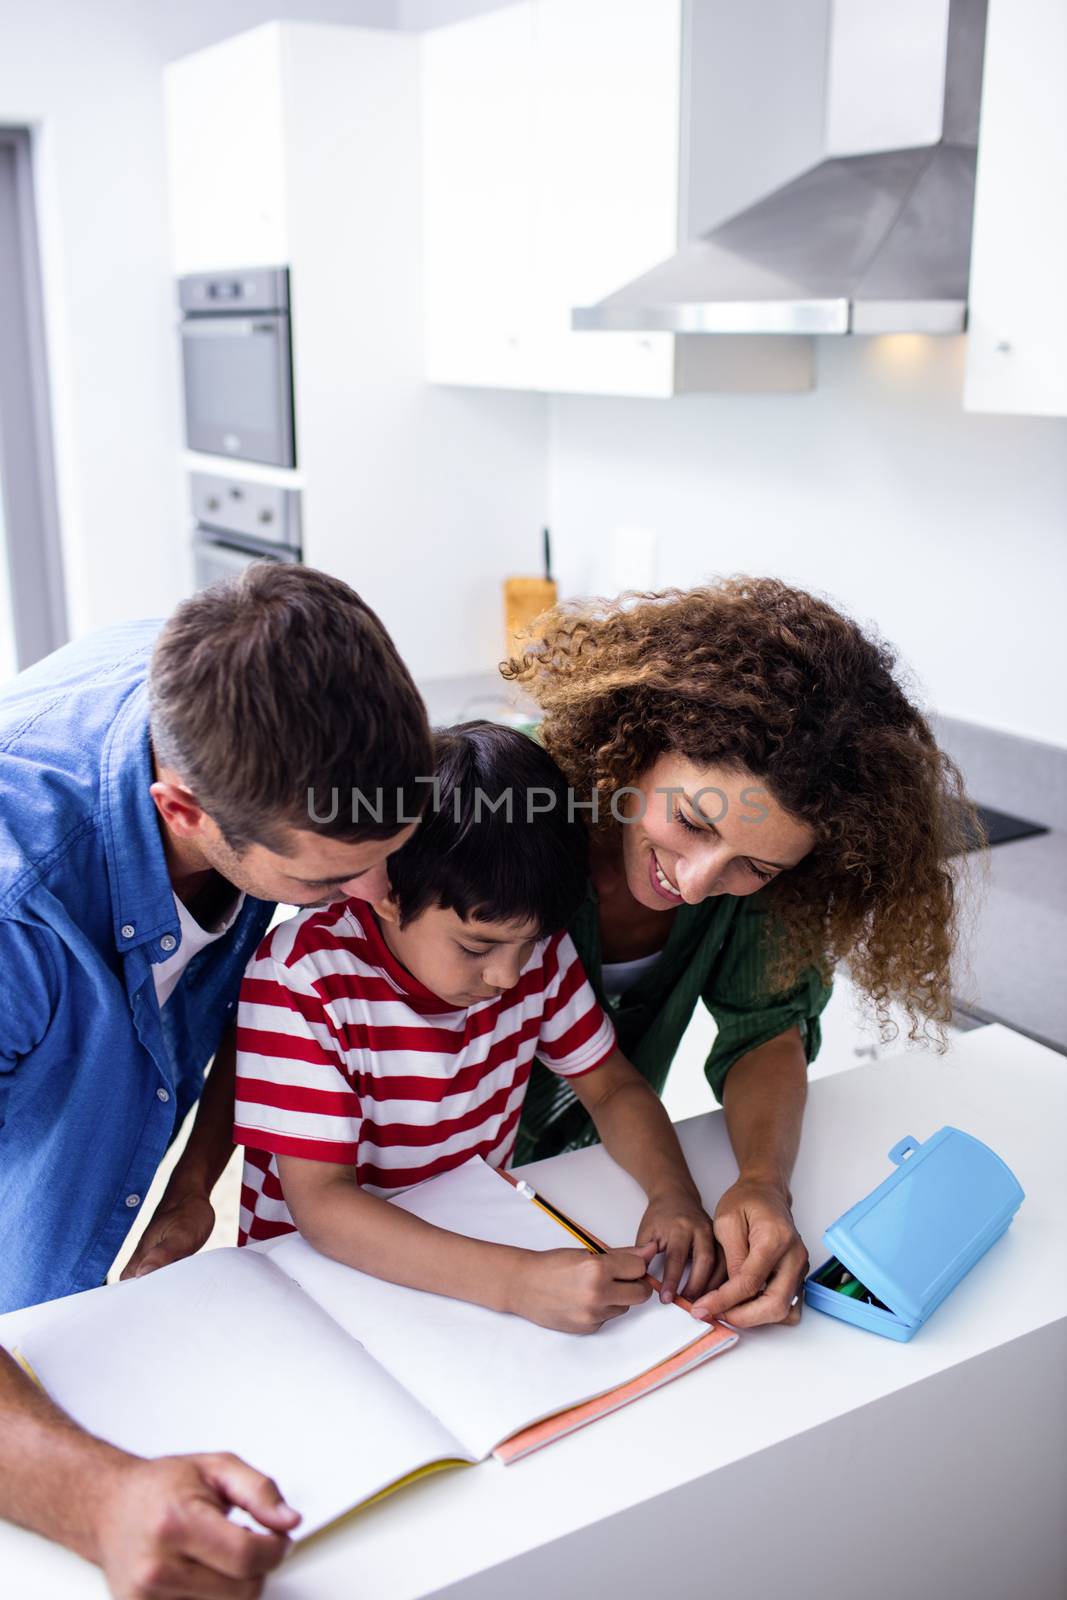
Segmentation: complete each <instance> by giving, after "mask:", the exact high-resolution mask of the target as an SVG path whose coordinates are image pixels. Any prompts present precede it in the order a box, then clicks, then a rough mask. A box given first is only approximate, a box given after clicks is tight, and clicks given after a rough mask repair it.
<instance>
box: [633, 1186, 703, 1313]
mask: <svg viewBox="0 0 1067 1600" xmlns="http://www.w3.org/2000/svg"><path fill="white" fill-rule="evenodd" d="M649 1242H652V1243H654V1244H655V1246H656V1254H657V1255H659V1253H660V1252H661V1251H663V1252H664V1253H665V1255H666V1263H665V1265H664V1268H663V1286H662V1288H661V1289H660V1295H659V1297H660V1299H661V1300H662V1301H663V1303H664V1304H665V1305H667V1304H669V1303H670V1302H671V1301H672V1300H673V1299H674V1297H675V1295H676V1294H677V1293H678V1285H679V1283H680V1282H681V1280H682V1275H683V1273H684V1272H685V1268H686V1264H687V1263H688V1265H689V1277H688V1279H687V1280H686V1285H685V1293H686V1295H687V1297H688V1298H689V1299H690V1300H695V1299H696V1298H697V1296H698V1295H701V1294H703V1292H704V1290H705V1289H706V1288H707V1286H708V1283H709V1282H710V1280H711V1276H712V1270H713V1268H714V1266H715V1258H716V1254H717V1251H716V1247H715V1236H714V1234H713V1233H712V1221H711V1218H710V1217H709V1216H708V1214H707V1212H706V1211H705V1210H704V1207H703V1205H702V1204H701V1201H700V1196H699V1194H697V1192H696V1190H695V1189H690V1188H687V1187H681V1186H675V1187H672V1188H667V1189H661V1190H659V1191H658V1192H656V1193H654V1194H650V1195H649V1197H648V1207H647V1209H646V1211H645V1214H644V1216H643V1217H642V1218H641V1226H640V1227H639V1228H638V1230H637V1245H638V1248H640V1247H641V1246H642V1245H645V1244H648V1243H649Z"/></svg>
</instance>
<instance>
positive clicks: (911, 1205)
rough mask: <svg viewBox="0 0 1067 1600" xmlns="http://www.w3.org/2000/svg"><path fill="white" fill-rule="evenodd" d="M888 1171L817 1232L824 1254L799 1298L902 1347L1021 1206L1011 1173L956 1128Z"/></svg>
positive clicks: (913, 1143) (899, 1151) (912, 1142)
mask: <svg viewBox="0 0 1067 1600" xmlns="http://www.w3.org/2000/svg"><path fill="white" fill-rule="evenodd" d="M889 1159H890V1160H891V1161H893V1162H895V1164H896V1170H895V1171H894V1172H892V1173H891V1174H890V1176H889V1177H888V1178H886V1180H885V1182H884V1183H880V1184H879V1185H878V1187H877V1189H875V1190H873V1191H872V1192H871V1193H870V1194H869V1195H868V1196H867V1198H866V1199H865V1200H861V1201H860V1202H859V1203H858V1204H857V1205H854V1206H853V1207H852V1208H851V1210H849V1211H846V1212H845V1214H844V1216H842V1217H838V1219H837V1221H836V1222H835V1223H834V1224H833V1225H832V1227H829V1228H827V1230H826V1232H825V1233H824V1234H823V1243H824V1244H825V1245H826V1246H827V1247H828V1248H829V1249H830V1250H831V1251H832V1252H833V1254H832V1255H831V1257H830V1259H829V1260H828V1261H824V1262H823V1264H822V1266H821V1267H818V1268H817V1269H816V1270H815V1271H814V1272H813V1273H811V1275H810V1276H809V1277H808V1279H807V1282H806V1283H805V1285H804V1298H805V1300H806V1302H807V1304H808V1305H809V1306H814V1307H815V1309H816V1310H817V1311H825V1312H826V1313H827V1314H828V1315H829V1316H831V1317H840V1318H841V1320H842V1321H843V1322H852V1323H855V1325H856V1326H857V1327H858V1328H866V1329H868V1331H869V1332H871V1333H880V1334H883V1335H884V1336H885V1337H886V1338H887V1339H900V1340H905V1339H911V1338H912V1337H914V1335H915V1334H916V1333H918V1331H919V1329H920V1328H921V1327H922V1325H923V1323H924V1322H925V1321H926V1320H927V1318H928V1317H929V1316H930V1315H931V1314H932V1313H933V1312H934V1311H936V1309H937V1307H938V1306H939V1305H940V1304H941V1302H942V1300H944V1298H945V1296H946V1295H948V1294H950V1293H951V1292H952V1290H953V1289H954V1288H955V1287H956V1285H957V1284H958V1283H959V1281H960V1279H961V1278H962V1277H964V1276H965V1275H966V1273H968V1272H969V1271H970V1270H971V1268H972V1267H973V1266H974V1264H975V1262H976V1261H977V1260H978V1259H979V1258H980V1257H981V1256H983V1255H985V1252H986V1251H987V1250H988V1249H989V1247H990V1245H991V1244H993V1243H995V1241H996V1240H997V1239H999V1238H1000V1236H1001V1234H1002V1233H1003V1232H1004V1230H1005V1229H1006V1228H1007V1226H1008V1224H1009V1223H1010V1221H1011V1219H1012V1217H1013V1216H1014V1215H1015V1213H1016V1211H1018V1209H1019V1206H1020V1205H1021V1204H1022V1201H1023V1199H1024V1198H1025V1197H1024V1195H1023V1191H1022V1189H1021V1188H1020V1186H1019V1183H1018V1181H1017V1179H1016V1177H1015V1174H1014V1173H1013V1172H1012V1171H1011V1169H1010V1168H1009V1167H1008V1166H1006V1165H1005V1163H1004V1162H1003V1161H1002V1160H1001V1159H1000V1157H999V1156H998V1155H996V1154H995V1153H994V1151H992V1150H990V1148H989V1146H988V1145H986V1144H983V1143H982V1141H981V1140H980V1139H975V1138H973V1137H972V1136H971V1134H969V1133H961V1132H960V1130H959V1128H941V1129H940V1130H939V1131H938V1132H937V1133H935V1134H932V1135H931V1136H930V1138H929V1139H927V1140H926V1142H925V1143H921V1142H920V1141H919V1140H918V1139H913V1138H912V1137H911V1136H910V1135H909V1136H908V1138H906V1139H901V1141H900V1143H899V1144H895V1145H894V1146H893V1148H892V1150H890V1152H889Z"/></svg>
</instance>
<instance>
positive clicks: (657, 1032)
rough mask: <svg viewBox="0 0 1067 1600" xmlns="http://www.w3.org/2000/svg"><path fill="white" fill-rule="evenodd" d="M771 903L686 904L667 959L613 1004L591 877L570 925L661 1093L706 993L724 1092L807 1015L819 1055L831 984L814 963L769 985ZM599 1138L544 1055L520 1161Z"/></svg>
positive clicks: (633, 1056)
mask: <svg viewBox="0 0 1067 1600" xmlns="http://www.w3.org/2000/svg"><path fill="white" fill-rule="evenodd" d="M767 911H768V905H767V902H766V900H765V899H764V895H763V892H762V891H760V892H757V893H756V894H752V895H726V894H723V895H716V896H713V897H710V898H709V899H707V900H703V901H701V903H700V904H699V905H696V906H690V905H681V906H679V907H678V910H677V911H676V912H675V914H674V920H673V922H672V924H671V931H670V935H669V937H668V939H667V943H666V945H665V946H664V948H663V950H662V951H661V952H660V957H659V960H658V961H656V962H655V963H654V965H653V966H652V967H650V968H649V970H648V971H647V972H644V973H642V974H641V976H640V978H639V979H638V981H637V983H635V984H634V986H633V988H632V989H629V990H627V992H626V993H625V994H624V995H622V996H620V997H619V999H618V1000H617V1001H616V1002H615V1003H614V1004H611V1003H609V1001H608V999H607V997H606V996H605V993H604V983H603V976H602V972H601V959H600V925H599V915H598V904H597V895H596V890H595V889H594V888H593V887H592V885H590V889H589V894H588V895H587V897H586V899H585V900H584V902H583V903H582V905H581V906H580V908H579V910H578V914H577V916H576V917H575V919H574V921H573V922H572V924H571V927H570V934H571V937H572V938H573V940H574V943H575V946H576V947H577V950H578V954H579V956H580V957H581V959H582V965H583V966H584V967H585V970H586V973H587V974H588V977H589V981H590V983H591V984H592V986H593V988H594V990H595V991H596V995H597V998H598V999H599V1001H600V1003H601V1005H602V1006H604V1008H605V1010H606V1011H608V1013H609V1015H610V1016H611V1017H612V1018H613V1020H614V1022H615V1028H616V1032H617V1034H618V1042H619V1048H620V1049H621V1050H622V1051H623V1053H624V1054H625V1055H626V1056H628V1057H629V1059H630V1060H631V1061H632V1062H633V1064H634V1066H635V1067H636V1068H637V1070H638V1071H639V1072H640V1073H641V1075H642V1077H643V1078H645V1079H646V1080H647V1081H648V1082H649V1083H650V1084H651V1085H652V1088H653V1089H655V1091H656V1093H657V1094H662V1093H663V1086H664V1084H665V1083H666V1081H667V1072H668V1070H669V1068H670V1064H671V1061H672V1060H673V1058H674V1053H675V1051H676V1050H677V1048H678V1044H679V1041H680V1039H681V1037H682V1034H683V1033H684V1032H685V1030H686V1028H687V1026H688V1024H689V1020H690V1018H691V1017H692V1015H693V1012H694V1010H695V1008H696V1005H697V1002H698V1001H700V1000H702V1001H703V1002H704V1004H705V1005H706V1006H707V1008H708V1010H709V1011H710V1012H711V1015H712V1017H713V1018H714V1019H715V1023H716V1026H717V1029H718V1032H717V1034H716V1037H715V1041H714V1044H713V1045H712V1048H711V1052H710V1054H709V1056H708V1059H707V1061H706V1063H705V1065H704V1072H705V1075H706V1077H707V1080H708V1083H709V1084H710V1086H711V1089H712V1091H713V1093H714V1094H715V1097H716V1098H717V1099H718V1100H721V1099H722V1089H723V1083H724V1081H725V1079H726V1074H727V1073H728V1072H729V1070H730V1068H731V1067H732V1066H733V1064H734V1062H735V1061H736V1060H737V1059H738V1058H739V1057H740V1056H743V1055H744V1054H745V1053H746V1051H748V1050H754V1049H755V1048H756V1046H757V1045H761V1044H766V1043H767V1041H768V1040H769V1039H775V1038H777V1036H778V1035H779V1034H780V1033H784V1032H785V1031H786V1030H787V1029H788V1028H791V1027H793V1026H794V1024H799V1027H800V1035H801V1038H802V1039H803V1041H804V1051H805V1055H806V1057H807V1059H808V1061H809V1062H811V1061H813V1060H814V1059H815V1056H816V1054H817V1052H818V1049H819V1044H820V1041H821V1028H820V1023H819V1014H820V1012H821V1011H822V1009H823V1007H824V1006H825V1004H826V1002H827V1000H828V999H829V998H830V989H829V987H828V986H827V985H826V984H824V983H823V982H822V981H821V979H820V977H819V975H818V973H817V972H816V971H815V969H814V968H808V969H806V970H805V971H804V972H803V973H802V974H801V977H800V979H799V981H798V982H797V983H796V985H795V986H794V987H793V988H791V989H789V990H786V991H782V992H779V993H768V992H767V987H766V983H765V982H764V978H763V966H764V961H763V955H762V950H761V934H762V929H763V927H764V925H765V921H764V919H765V918H766V916H767ZM595 1142H596V1130H595V1129H594V1127H593V1124H592V1122H591V1121H590V1119H589V1117H588V1116H587V1115H586V1113H585V1111H584V1109H583V1108H582V1106H581V1105H580V1104H579V1103H578V1101H577V1100H576V1099H575V1096H574V1091H573V1090H572V1089H570V1088H569V1087H568V1086H567V1083H566V1081H565V1080H564V1079H562V1078H559V1077H557V1076H556V1075H555V1073H553V1072H550V1071H549V1070H548V1069H547V1068H546V1067H545V1066H544V1065H543V1064H542V1063H541V1062H540V1061H535V1062H534V1067H533V1073H532V1074H531V1077H530V1084H529V1088H528V1089H527V1092H526V1100H525V1103H524V1105H523V1110H522V1120H521V1122H520V1124H519V1135H518V1141H517V1144H516V1149H515V1157H514V1160H515V1162H516V1164H521V1163H522V1162H525V1161H540V1160H542V1159H543V1158H544V1157H545V1156H554V1155H558V1154H559V1153H560V1152H561V1151H563V1150H576V1149H578V1148H580V1147H581V1146H582V1145H587V1144H594V1143H595Z"/></svg>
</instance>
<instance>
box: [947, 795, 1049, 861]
mask: <svg viewBox="0 0 1067 1600" xmlns="http://www.w3.org/2000/svg"><path fill="white" fill-rule="evenodd" d="M975 810H976V811H977V812H978V818H979V821H980V822H981V824H982V827H983V828H984V829H985V833H986V837H985V839H981V838H979V837H978V835H977V834H976V833H975V831H974V829H973V827H972V826H971V819H970V817H969V816H965V817H964V829H965V831H966V834H967V843H966V844H965V845H964V847H963V848H964V849H965V850H981V849H983V848H984V846H985V845H986V844H989V845H994V844H1008V843H1009V842H1010V841H1011V840H1012V839H1030V838H1032V837H1033V836H1034V835H1035V834H1038V833H1047V832H1048V829H1047V828H1046V827H1045V826H1044V824H1043V823H1040V822H1027V820H1026V818H1025V817H1013V816H1010V815H1009V813H1008V812H1007V811H994V810H993V808H992V806H980V805H976V806H975Z"/></svg>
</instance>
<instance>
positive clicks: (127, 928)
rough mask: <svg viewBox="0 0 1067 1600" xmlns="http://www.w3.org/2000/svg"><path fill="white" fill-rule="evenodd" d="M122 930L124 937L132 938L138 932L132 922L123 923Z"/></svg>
mask: <svg viewBox="0 0 1067 1600" xmlns="http://www.w3.org/2000/svg"><path fill="white" fill-rule="evenodd" d="M121 932H122V937H123V938H124V939H132V938H133V936H134V934H135V933H136V932H137V929H136V928H135V927H134V925H133V923H132V922H124V923H123V924H122V929H121Z"/></svg>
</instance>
